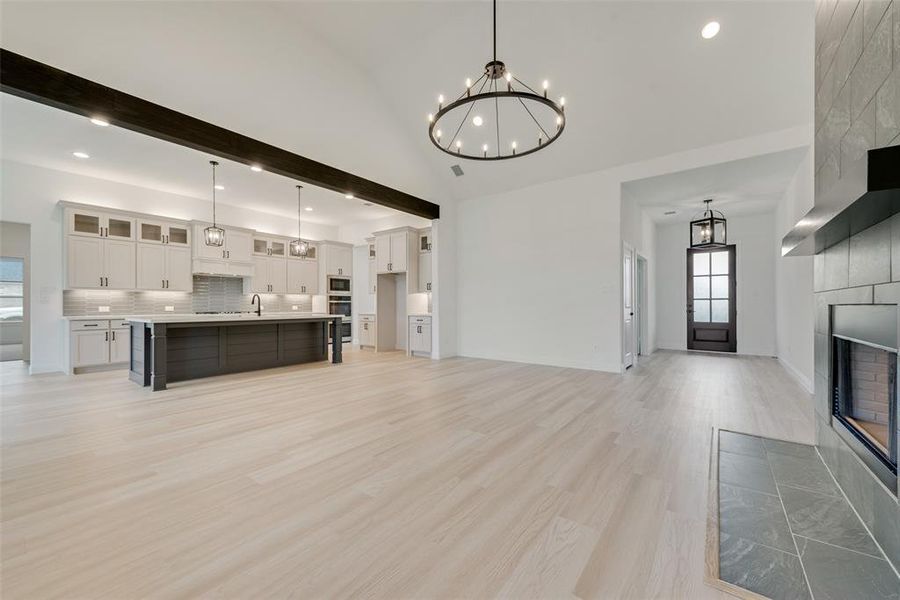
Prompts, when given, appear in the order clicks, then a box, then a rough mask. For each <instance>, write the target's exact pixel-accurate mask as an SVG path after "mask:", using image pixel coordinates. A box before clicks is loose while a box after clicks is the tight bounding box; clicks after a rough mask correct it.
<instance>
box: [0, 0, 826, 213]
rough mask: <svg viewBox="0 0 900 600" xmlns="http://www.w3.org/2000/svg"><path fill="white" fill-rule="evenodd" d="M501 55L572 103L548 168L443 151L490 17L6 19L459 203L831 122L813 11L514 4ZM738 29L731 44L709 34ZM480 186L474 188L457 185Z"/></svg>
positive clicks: (236, 119) (146, 7)
mask: <svg viewBox="0 0 900 600" xmlns="http://www.w3.org/2000/svg"><path fill="white" fill-rule="evenodd" d="M498 10H499V40H498V44H499V47H498V55H499V58H501V59H502V60H504V61H505V62H506V63H507V65H508V66H509V67H510V69H511V70H513V72H515V74H516V75H517V76H518V77H520V78H522V79H523V80H525V81H528V82H534V83H535V84H538V83H540V82H541V81H542V80H543V79H549V80H550V82H551V90H552V91H553V92H556V93H559V94H564V95H565V96H566V100H567V117H568V125H567V130H566V132H565V134H564V135H563V137H562V138H561V139H560V140H559V142H557V143H556V144H554V145H553V146H551V147H549V148H548V149H547V150H545V151H542V152H539V153H537V154H535V155H532V156H529V157H525V158H521V159H517V160H513V161H504V162H500V163H473V162H466V161H461V160H458V159H454V158H453V157H450V156H446V155H444V154H441V153H439V152H438V151H437V150H436V149H434V148H433V147H432V146H431V144H430V143H429V142H428V140H427V136H426V126H427V125H426V121H425V115H426V114H427V113H428V112H433V111H434V110H435V104H436V97H437V95H438V94H439V93H443V94H445V95H447V96H450V95H452V94H455V93H458V91H460V90H461V87H462V85H463V81H464V80H465V78H466V77H471V78H473V79H475V78H477V77H478V76H479V75H480V72H481V69H482V68H483V65H484V63H485V62H487V60H489V59H490V28H491V22H490V3H489V2H484V1H479V2H466V1H462V0H452V1H443V2H380V1H369V2H340V1H335V2H281V3H277V2H274V3H273V2H264V1H261V2H243V3H225V2H215V3H213V2H210V3H199V2H152V1H151V2H125V3H107V2H81V1H79V0H73V1H71V2H40V3H33V2H8V1H7V2H4V3H3V17H4V18H3V23H2V30H0V33H2V37H3V45H4V47H6V48H8V49H10V50H13V51H16V52H20V53H22V54H25V55H27V56H30V57H33V58H36V59H38V60H41V61H44V62H47V63H50V64H52V65H55V66H58V67H60V68H63V69H66V70H69V71H72V72H74V73H77V74H79V75H82V76H85V77H88V78H90V79H94V80H96V81H99V82H101V83H105V84H107V85H111V86H113V87H116V88H119V89H123V90H125V91H128V92H131V93H133V94H136V95H138V96H141V97H144V98H147V99H149V100H152V101H155V102H159V103H161V104H165V105H167V106H170V107H172V108H175V109H177V110H181V111H183V112H186V113H189V114H192V115H194V116H197V117H200V118H203V119H206V120H209V121H212V122H214V123H216V124H219V125H222V126H224V127H228V128H230V129H234V130H237V131H240V132H241V133H245V134H247V135H250V136H253V137H256V138H258V139H261V140H263V141H266V142H269V143H272V144H275V145H279V146H282V147H285V148H287V149H289V150H293V151H296V152H299V153H301V154H304V155H307V156H310V157H311V158H315V159H317V160H320V161H322V162H326V163H328V164H332V165H334V166H337V167H339V168H343V169H347V170H350V171H352V172H354V173H357V174H359V175H362V176H364V177H368V178H370V179H373V180H375V181H379V182H381V183H384V184H387V185H391V186H393V187H397V188H399V189H402V190H404V191H407V192H409V193H413V194H417V195H421V196H423V197H426V198H427V199H429V200H433V201H437V202H440V201H442V200H443V199H445V198H450V197H456V198H467V197H474V196H479V195H482V194H488V193H495V192H499V191H504V190H510V189H516V188H520V187H523V186H525V185H528V184H533V183H538V182H541V181H547V180H552V179H558V178H562V177H566V176H570V175H574V174H578V173H584V172H589V171H595V170H599V169H603V168H607V167H611V166H615V165H621V164H626V163H630V162H635V161H639V160H644V159H647V158H651V157H655V156H661V155H664V154H669V153H672V152H677V151H681V150H686V149H690V148H695V147H700V146H706V145H710V144H715V143H719V142H723V141H727V140H732V139H737V138H742V137H747V136H751V135H756V134H760V133H765V132H770V131H775V130H779V129H786V128H789V127H795V126H798V125H806V124H808V123H809V122H810V121H811V118H812V87H813V81H812V78H813V52H812V49H813V10H814V7H813V3H812V2H758V1H746V2H740V1H736V2H731V1H729V2H555V1H546V2H524V1H514V0H505V1H501V2H500V4H499V9H498ZM712 19H715V20H718V21H719V22H720V23H721V25H722V30H721V33H720V34H719V35H718V37H716V38H714V39H712V40H703V39H701V37H700V35H699V31H700V28H701V27H702V26H703V25H704V24H705V23H706V22H707V21H709V20H712ZM457 163H458V164H460V165H461V166H462V168H463V170H464V171H465V175H464V176H462V177H455V176H453V175H452V174H451V173H450V170H449V167H450V166H451V165H453V164H457Z"/></svg>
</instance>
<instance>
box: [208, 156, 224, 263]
mask: <svg viewBox="0 0 900 600" xmlns="http://www.w3.org/2000/svg"><path fill="white" fill-rule="evenodd" d="M209 164H211V165H212V184H213V186H212V201H213V203H212V204H213V224H212V227H207V228H206V229H204V230H203V237H204V238H205V239H206V245H207V246H221V245H222V244H224V243H225V230H224V229H222V228H221V227H219V226H217V225H216V167H218V166H219V163H217V162H216V161H214V160H211V161H209Z"/></svg>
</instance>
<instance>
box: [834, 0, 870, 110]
mask: <svg viewBox="0 0 900 600" xmlns="http://www.w3.org/2000/svg"><path fill="white" fill-rule="evenodd" d="M865 3H866V0H863V2H861V3H860V4H859V6H857V8H856V11H855V12H854V13H853V17H852V18H851V20H850V25H849V26H848V27H847V31H846V32H845V33H844V39H842V40H841V44H840V46H838V50H837V53H836V54H835V57H834V86H835V93H838V92H839V91H840V90H841V88H843V87H844V84H845V83H846V82H847V80H848V79H849V78H850V73H851V72H852V71H853V67H855V66H856V61H858V60H859V57H860V55H862V50H863V16H864V10H863V5H864V4H865Z"/></svg>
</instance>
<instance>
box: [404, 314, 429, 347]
mask: <svg viewBox="0 0 900 600" xmlns="http://www.w3.org/2000/svg"><path fill="white" fill-rule="evenodd" d="M409 352H410V354H416V353H418V354H428V355H430V354H431V317H427V316H412V317H410V318H409Z"/></svg>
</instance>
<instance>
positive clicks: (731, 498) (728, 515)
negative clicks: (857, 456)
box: [719, 483, 861, 552]
mask: <svg viewBox="0 0 900 600" xmlns="http://www.w3.org/2000/svg"><path fill="white" fill-rule="evenodd" d="M849 509H850V507H849V506H848V507H847V510H849ZM860 528H861V527H860ZM719 529H720V530H721V531H723V532H725V533H728V534H731V535H736V536H738V537H742V538H744V539H745V540H750V541H751V542H756V543H757V544H765V545H766V546H769V547H770V548H777V549H778V550H782V551H784V552H796V551H797V549H796V548H795V547H794V540H793V538H792V537H791V529H790V528H789V527H788V522H787V520H786V519H785V518H784V510H783V509H782V507H781V500H779V499H778V496H773V495H771V494H763V493H761V492H754V491H753V490H748V489H744V488H739V487H734V486H730V485H727V484H724V483H720V484H719Z"/></svg>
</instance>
